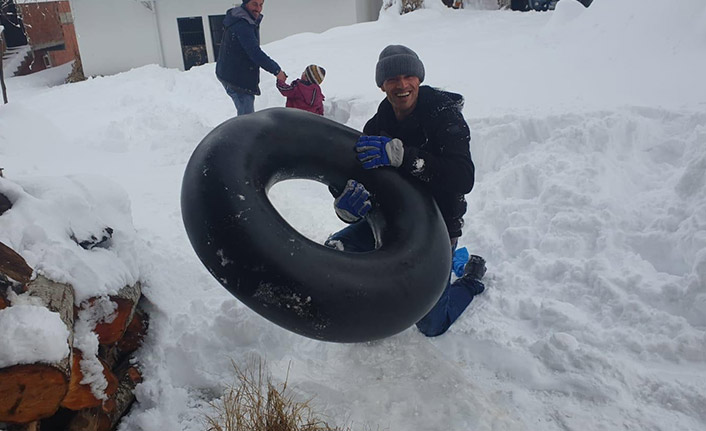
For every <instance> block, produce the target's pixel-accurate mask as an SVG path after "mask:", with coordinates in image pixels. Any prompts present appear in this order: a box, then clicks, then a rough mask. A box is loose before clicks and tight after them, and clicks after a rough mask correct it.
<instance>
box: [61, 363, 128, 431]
mask: <svg viewBox="0 0 706 431" xmlns="http://www.w3.org/2000/svg"><path fill="white" fill-rule="evenodd" d="M131 363H132V359H131V358H128V359H126V360H125V361H124V362H123V363H122V364H121V366H120V367H119V369H120V374H119V376H120V377H119V379H120V382H119V384H118V390H117V391H116V392H115V395H114V396H113V397H112V398H111V401H112V403H105V404H104V405H103V408H101V407H94V408H90V409H85V410H80V411H78V412H77V413H76V416H74V417H73V419H72V420H71V422H70V423H69V426H68V427H67V428H66V430H67V431H110V430H112V429H115V427H116V426H117V424H118V422H120V419H121V418H122V417H123V416H124V415H125V413H127V411H128V409H129V408H130V406H131V405H132V403H133V401H135V393H134V390H135V387H136V386H137V384H138V383H140V382H141V381H142V375H141V374H140V372H139V370H138V369H137V367H135V366H133V365H130V364H131Z"/></svg>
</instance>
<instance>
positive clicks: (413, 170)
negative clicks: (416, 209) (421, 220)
mask: <svg viewBox="0 0 706 431" xmlns="http://www.w3.org/2000/svg"><path fill="white" fill-rule="evenodd" d="M462 109H463V96H461V95H460V94H456V93H449V92H445V91H441V90H437V89H434V88H431V87H429V86H426V85H424V86H421V87H419V98H418V99H417V105H416V107H415V108H414V111H412V113H411V114H410V115H409V116H407V117H406V118H405V119H403V120H402V121H400V122H398V121H397V119H396V118H395V113H394V112H393V110H392V105H391V104H390V102H389V101H388V100H387V99H385V100H383V101H382V103H380V106H379V107H378V112H377V113H376V114H375V116H373V118H371V119H370V120H369V121H368V122H367V123H366V124H365V128H364V129H363V132H364V133H365V134H366V135H381V136H388V137H390V138H398V139H400V140H401V141H402V143H403V144H404V159H403V161H402V166H400V167H399V168H398V169H399V170H400V171H401V172H403V174H404V175H409V176H411V177H414V178H417V179H418V180H420V181H422V183H424V184H425V185H426V187H427V188H428V189H429V190H430V191H431V193H432V195H433V196H434V199H435V200H436V204H437V205H438V206H439V210H441V214H442V216H443V217H444V221H445V222H446V228H447V229H448V231H449V237H450V238H458V237H460V236H461V228H462V226H463V215H464V214H465V213H466V199H465V196H464V195H465V194H467V193H469V192H470V191H471V189H472V188H473V182H474V177H475V166H474V165H473V161H472V160H471V150H470V140H471V133H470V130H469V128H468V124H466V120H465V119H464V118H463V114H462V113H461V110H462Z"/></svg>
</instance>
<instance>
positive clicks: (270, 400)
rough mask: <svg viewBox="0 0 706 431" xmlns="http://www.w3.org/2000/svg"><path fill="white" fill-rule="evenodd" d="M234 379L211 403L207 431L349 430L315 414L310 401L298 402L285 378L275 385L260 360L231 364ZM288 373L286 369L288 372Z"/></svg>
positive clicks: (207, 416)
mask: <svg viewBox="0 0 706 431" xmlns="http://www.w3.org/2000/svg"><path fill="white" fill-rule="evenodd" d="M233 369H234V370H235V377H236V382H235V383H234V384H233V385H231V386H230V387H229V388H228V390H227V391H226V393H225V394H224V396H223V397H222V398H221V399H219V400H217V401H214V402H211V403H210V405H211V407H212V408H213V411H214V412H215V414H214V415H213V416H211V415H206V416H205V418H206V424H207V426H208V428H207V430H208V431H349V430H350V429H349V428H346V429H344V428H339V427H333V426H331V425H329V424H328V423H326V422H325V421H324V420H322V419H321V418H320V417H319V416H318V415H316V414H315V413H314V412H313V411H312V409H311V406H310V404H309V403H310V402H311V400H308V401H305V402H297V401H295V400H294V397H293V395H292V394H291V393H290V391H288V390H287V380H285V382H284V383H283V384H282V385H280V386H279V387H278V386H275V385H274V384H273V383H272V381H271V379H270V377H269V376H265V375H264V371H263V363H262V362H260V363H259V364H253V365H252V366H249V367H248V368H247V369H246V370H243V369H242V368H240V367H238V366H237V365H236V364H235V363H233ZM287 374H289V372H288V373H287Z"/></svg>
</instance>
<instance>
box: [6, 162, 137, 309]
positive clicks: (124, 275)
mask: <svg viewBox="0 0 706 431" xmlns="http://www.w3.org/2000/svg"><path fill="white" fill-rule="evenodd" d="M0 193H2V194H4V195H5V196H7V197H8V198H9V199H10V201H11V202H12V203H13V206H12V208H11V209H10V210H9V211H7V212H6V213H5V214H3V215H2V224H0V241H2V242H3V243H5V244H6V245H7V246H9V247H10V248H12V249H13V250H15V251H16V252H17V253H19V254H20V255H21V256H22V257H23V258H24V259H25V260H26V261H27V264H28V265H29V266H30V267H31V268H32V269H34V270H35V271H36V272H37V273H39V274H42V275H44V276H46V277H47V278H49V279H51V280H54V281H56V282H59V283H67V284H70V285H72V286H73V288H74V293H75V301H76V304H77V305H78V304H80V303H81V302H82V301H84V300H85V299H88V298H90V297H94V296H103V295H109V294H114V293H117V291H118V290H119V289H120V288H122V287H124V286H128V285H132V284H134V283H135V282H136V281H137V278H138V269H137V256H136V254H135V251H134V248H135V245H134V241H135V229H134V227H133V226H132V217H131V214H130V201H129V198H128V197H127V195H126V194H125V192H124V191H123V190H122V189H121V188H120V186H119V185H117V184H116V183H114V182H112V181H109V180H107V179H106V178H104V177H99V176H81V175H69V176H66V177H30V178H26V179H22V180H20V181H17V182H16V183H15V182H12V181H10V180H8V179H3V178H0ZM106 227H110V228H111V229H112V230H113V234H112V238H111V239H108V240H107V241H105V242H104V243H103V244H101V245H99V246H96V247H94V248H91V249H90V250H87V249H84V248H82V247H81V246H79V244H78V243H79V242H82V241H91V240H92V237H94V238H96V239H101V238H102V237H103V235H105V232H104V229H105V228H106ZM93 242H96V241H93Z"/></svg>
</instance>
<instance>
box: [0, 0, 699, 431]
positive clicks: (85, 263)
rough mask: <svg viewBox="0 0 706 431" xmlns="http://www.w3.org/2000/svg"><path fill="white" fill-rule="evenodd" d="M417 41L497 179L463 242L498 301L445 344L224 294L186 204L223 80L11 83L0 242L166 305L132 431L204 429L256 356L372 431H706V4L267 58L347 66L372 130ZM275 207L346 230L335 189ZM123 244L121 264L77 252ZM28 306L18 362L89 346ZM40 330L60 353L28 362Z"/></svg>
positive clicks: (154, 326)
mask: <svg viewBox="0 0 706 431" xmlns="http://www.w3.org/2000/svg"><path fill="white" fill-rule="evenodd" d="M676 3H678V6H677V5H676ZM266 7H267V6H266ZM263 25H264V26H266V25H267V21H266V20H265V21H264V22H263ZM393 43H400V44H405V45H407V46H409V47H411V48H413V49H414V50H415V51H416V52H417V53H418V54H419V56H420V58H421V59H422V61H423V62H424V64H425V67H426V81H425V83H426V84H429V85H432V86H436V87H441V88H443V89H448V90H450V91H455V92H459V93H462V94H463V95H464V96H465V97H466V106H465V110H464V115H465V117H466V119H467V121H468V123H469V125H470V126H471V129H472V143H471V151H472V154H473V158H474V161H475V163H476V167H477V183H476V187H475V189H474V190H473V192H471V194H470V195H469V196H468V197H467V198H468V200H469V210H468V213H467V215H466V218H465V220H466V228H465V229H464V236H463V237H462V238H461V240H460V245H461V246H465V247H467V248H468V249H469V251H471V253H475V254H481V255H483V256H485V257H486V259H487V261H488V275H487V287H488V289H487V290H486V293H484V294H483V295H481V296H480V297H478V298H476V299H475V300H474V301H473V303H472V304H471V306H470V308H469V309H468V310H467V311H466V313H465V314H464V315H463V316H461V318H460V320H459V321H458V322H457V323H456V324H455V325H454V326H453V327H452V328H451V330H450V331H449V332H448V333H447V334H445V335H444V336H441V337H439V338H436V339H427V338H425V337H423V336H422V335H420V334H419V333H418V332H417V331H416V330H415V329H409V330H407V331H405V332H403V333H401V334H399V335H397V336H394V337H391V338H388V339H385V340H382V341H379V342H374V343H365V344H353V345H340V344H330V343H321V342H317V341H313V340H309V339H305V338H302V337H299V336H297V335H294V334H291V333H289V332H287V331H285V330H282V329H280V328H278V327H276V326H275V325H273V324H271V323H269V322H268V321H266V320H264V319H263V318H261V317H259V316H258V315H256V314H255V313H253V312H251V311H250V310H249V309H247V308H246V307H244V306H243V305H241V304H240V303H239V302H238V301H237V300H236V299H235V298H233V297H232V296H230V295H229V294H228V293H227V292H226V291H225V289H223V288H222V287H221V286H220V285H219V284H218V283H217V282H216V281H215V280H214V279H213V278H212V277H211V276H210V275H209V274H208V273H207V271H206V270H205V268H203V266H202V265H201V264H200V262H199V261H198V259H197V258H196V256H195V255H194V253H193V251H192V249H191V247H190V245H189V243H188V240H187V239H186V235H185V232H184V229H183V225H182V222H181V214H180V209H179V208H180V207H179V193H180V187H181V177H182V174H183V171H184V166H185V164H186V161H187V160H188V158H189V156H190V155H191V152H192V151H193V149H194V148H195V147H196V145H197V144H198V142H199V141H200V140H201V139H202V138H203V137H204V136H205V135H206V134H207V133H208V132H209V131H210V130H212V129H213V128H214V127H215V126H217V125H218V124H220V123H221V122H222V121H224V120H226V119H228V118H230V117H231V116H232V115H234V108H233V106H232V103H231V101H230V99H229V98H228V97H227V96H226V95H225V93H224V91H223V89H222V87H221V86H220V84H219V83H218V82H217V81H216V79H215V76H214V65H213V64H209V65H205V66H202V67H197V68H194V69H192V70H191V71H189V72H179V71H177V70H167V69H162V68H159V67H157V66H146V67H142V68H139V69H136V70H132V71H130V72H126V73H122V74H119V75H116V76H110V77H101V78H95V79H90V80H88V81H85V82H82V83H78V84H70V85H55V84H57V76H59V75H61V74H62V73H67V69H66V67H64V68H57V69H54V70H50V71H47V72H43V73H40V74H36V75H33V76H28V77H17V78H9V79H7V86H8V97H9V99H10V103H9V104H8V105H4V106H0V167H3V168H4V169H5V177H6V178H5V179H3V180H0V192H2V193H4V194H6V195H7V196H8V197H9V198H10V199H11V200H13V202H14V203H15V205H14V207H13V209H12V210H11V211H9V212H8V213H6V214H5V215H3V216H2V217H0V241H2V242H3V243H5V244H7V245H9V246H10V247H12V248H13V249H14V250H16V251H18V252H19V253H20V254H21V255H22V256H23V257H24V258H25V259H26V260H27V262H28V263H29V264H30V265H31V266H32V267H33V268H35V269H36V270H37V271H39V272H41V273H43V274H45V275H47V276H49V277H51V278H54V279H56V280H57V281H64V282H70V283H72V284H73V285H74V286H75V288H76V291H77V298H78V300H80V299H83V298H85V297H88V296H92V295H104V294H107V293H111V292H114V291H115V290H116V289H118V288H119V287H121V286H122V285H124V284H126V283H132V282H134V281H136V280H140V281H141V282H142V283H143V285H144V294H145V295H146V297H147V298H148V299H149V301H150V310H149V311H150V314H151V318H152V323H151V326H150V333H149V336H148V339H147V342H146V345H145V346H144V347H143V348H142V349H141V350H140V351H139V354H138V356H139V360H140V362H141V364H142V366H143V372H144V377H145V381H144V383H143V384H141V385H140V386H139V387H138V390H137V396H138V403H136V404H135V405H134V406H133V409H132V412H131V414H130V416H129V417H128V418H127V419H126V420H125V421H124V422H123V425H122V426H121V430H145V431H157V430H160V431H161V430H164V429H173V430H184V431H192V430H193V431H195V430H202V429H204V426H203V424H202V422H201V419H202V415H203V412H204V411H206V410H205V409H206V402H207V401H209V400H212V399H214V398H215V397H218V396H220V394H221V393H222V390H223V388H224V385H225V384H227V383H229V382H230V381H231V380H232V378H233V375H232V370H231V366H230V361H231V359H233V360H235V361H236V362H243V361H246V360H248V359H251V358H252V357H256V358H261V359H263V360H266V361H267V364H268V368H269V371H270V372H271V373H272V374H273V376H274V378H275V379H283V378H284V376H285V375H286V372H287V369H288V367H290V366H291V371H290V374H289V382H290V385H291V387H293V388H294V390H295V391H296V393H297V394H298V395H299V396H300V397H301V399H302V400H306V399H308V398H310V397H314V402H313V403H314V405H315V406H316V407H317V408H318V409H319V410H320V411H322V412H324V413H326V414H328V415H330V416H331V417H333V418H335V419H338V420H340V422H339V424H341V425H351V426H352V427H353V428H354V429H364V427H365V426H369V427H370V428H371V429H378V427H379V429H390V430H462V429H464V430H465V429H478V430H491V429H492V430H527V429H540V428H541V429H543V430H566V429H582V430H586V429H607V430H613V429H653V430H665V431H667V430H670V431H671V430H702V429H705V428H706V408H705V407H704V406H706V368H704V363H706V81H704V78H703V77H704V76H706V56H704V52H705V49H706V3H704V2H703V0H680V1H679V2H664V1H656V0H595V1H594V3H593V5H592V6H591V7H590V8H588V9H585V8H583V6H581V5H580V4H578V2H574V1H571V0H562V1H561V2H559V4H558V7H557V10H556V11H553V12H548V13H534V12H531V13H515V12H510V11H488V10H470V9H466V10H458V11H453V10H447V9H445V8H443V7H432V8H430V9H427V10H422V11H418V12H415V13H412V14H408V15H405V16H401V17H400V16H393V15H389V14H383V16H382V17H381V19H380V20H379V21H378V22H373V23H364V24H358V25H354V26H349V27H342V28H336V29H332V30H330V31H327V32H325V33H323V34H301V35H295V36H291V37H289V38H287V39H284V40H281V41H278V42H274V43H271V44H268V45H266V46H264V49H265V51H266V52H267V53H268V54H270V55H271V56H272V57H273V58H275V59H276V60H277V61H278V62H279V63H280V65H282V67H283V68H284V70H285V71H286V72H287V73H288V74H289V75H290V76H291V77H296V76H298V75H299V74H300V73H301V71H302V70H303V69H304V67H305V66H306V65H307V64H310V63H317V64H320V65H322V66H324V67H325V68H326V71H327V74H326V79H325V81H324V83H323V86H322V88H323V91H324V93H325V95H326V105H325V108H326V112H327V116H328V117H330V118H333V119H335V120H337V121H340V122H343V123H346V124H347V125H348V126H350V127H353V128H356V129H360V128H362V126H363V124H364V123H365V121H366V120H367V119H368V118H369V117H370V116H372V114H373V113H374V111H375V109H376V107H377V104H378V103H379V102H380V100H381V99H382V97H383V93H381V92H380V90H379V89H377V88H375V84H374V66H375V61H376V59H377V55H378V53H379V52H380V50H381V49H382V48H383V47H384V46H386V45H387V44H393ZM261 87H262V89H263V95H262V96H260V97H258V98H257V100H256V109H264V108H267V107H273V106H283V105H284V99H283V98H282V97H281V96H280V95H279V93H278V92H277V90H276V89H275V86H274V78H273V77H272V76H270V75H268V74H266V73H263V74H262V85H261ZM271 198H272V200H273V201H274V203H275V205H276V206H277V208H278V209H279V210H280V212H282V213H283V214H284V215H285V217H286V218H287V220H288V221H290V223H291V224H292V225H293V226H295V227H296V228H297V229H299V230H300V231H301V232H302V233H304V234H305V235H307V236H308V237H310V238H312V239H314V240H316V241H322V240H323V239H324V238H325V237H326V236H327V235H328V234H329V233H331V232H333V231H335V230H336V229H338V228H340V227H341V226H342V225H341V223H340V222H339V221H338V220H337V219H336V217H335V215H334V213H333V209H332V199H331V197H330V196H329V195H328V193H327V192H326V190H325V188H324V187H323V186H322V185H320V184H316V183H312V182H309V181H290V182H286V183H282V184H281V185H278V186H276V187H275V188H274V189H273V191H272V193H271ZM106 225H107V226H111V227H112V228H113V229H115V234H114V239H113V242H112V243H111V245H110V247H109V248H107V249H96V250H92V251H85V250H83V249H80V248H78V247H77V246H76V245H75V244H74V243H73V242H72V241H71V240H70V239H69V236H70V235H71V233H73V234H74V235H75V236H77V237H85V236H86V235H88V236H90V234H91V233H96V232H97V231H100V229H102V227H103V226H106ZM314 264H315V263H314ZM16 300H17V301H18V304H19V303H21V304H22V307H21V308H19V309H15V310H11V309H6V310H2V311H0V339H2V340H3V341H2V344H1V345H2V348H0V366H4V365H7V364H12V363H23V362H31V361H32V360H54V359H55V358H56V356H57V355H59V356H61V355H62V354H64V353H63V352H65V351H68V349H67V348H66V347H67V346H66V343H65V342H62V341H61V338H62V337H61V335H60V334H61V331H60V328H59V327H58V325H60V323H59V321H58V320H57V319H58V317H56V316H54V317H52V316H51V315H47V313H43V312H41V311H39V310H38V307H36V306H33V305H32V304H31V301H30V300H28V299H27V298H17V299H16ZM22 310H24V311H22ZM18 313H19V314H18ZM18 316H19V317H18ZM27 318H30V320H31V321H33V322H34V326H31V325H29V324H28V325H25V324H20V323H19V322H20V321H22V319H24V320H27ZM91 318H95V316H92V317H91ZM86 319H89V318H88V317H87V318H86ZM13 322H14V323H13ZM38 322H39V323H38ZM37 327H40V328H42V327H43V328H46V331H47V332H46V333H44V336H46V337H47V338H48V339H52V340H57V341H54V342H51V341H40V342H37V343H34V344H33V345H29V346H28V347H21V346H20V347H15V348H13V349H10V348H7V347H6V346H10V345H16V344H15V343H13V342H10V341H9V340H17V339H19V338H22V337H27V336H28V335H27V334H28V333H32V331H35V329H36V328H37ZM35 332H36V331H35ZM47 334H50V335H47ZM57 334H59V335H57ZM93 341H94V340H91V339H90V335H89V334H88V333H87V331H81V332H80V334H79V339H78V340H77V342H79V343H80V344H81V345H82V346H84V348H86V349H91V348H95V343H93ZM29 344H32V343H29ZM37 346H46V348H45V349H42V348H41V347H40V348H37ZM91 346H93V347H91ZM28 352H29V353H28ZM87 366H89V365H87ZM345 420H347V422H344V421H345Z"/></svg>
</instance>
